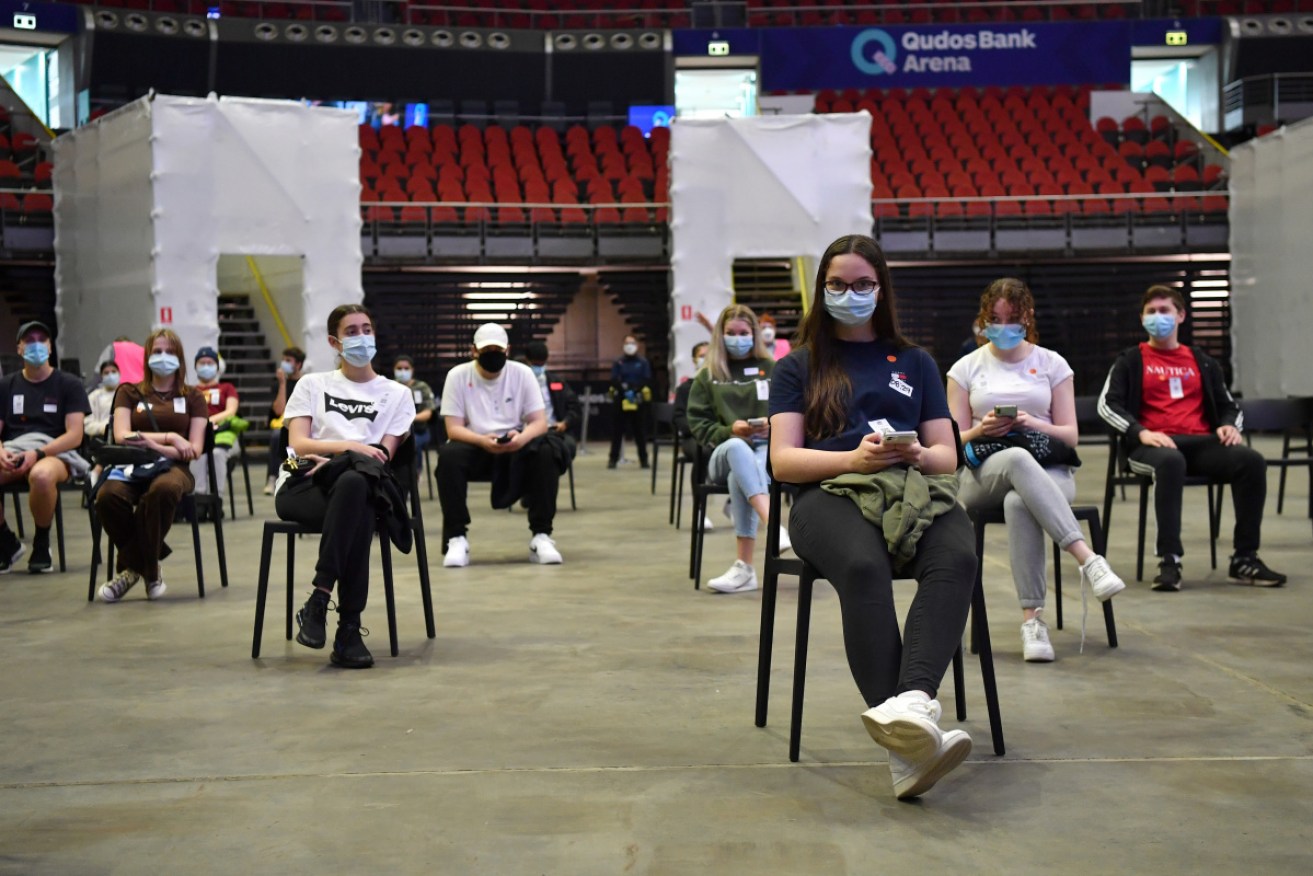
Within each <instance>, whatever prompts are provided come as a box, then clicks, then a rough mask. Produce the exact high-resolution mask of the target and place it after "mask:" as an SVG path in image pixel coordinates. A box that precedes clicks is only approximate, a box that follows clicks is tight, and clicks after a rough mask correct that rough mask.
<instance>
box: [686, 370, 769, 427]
mask: <svg viewBox="0 0 1313 876" xmlns="http://www.w3.org/2000/svg"><path fill="white" fill-rule="evenodd" d="M774 370H775V363H774V362H773V361H771V360H770V359H753V358H751V357H749V358H747V359H738V360H734V359H731V360H730V361H729V380H728V381H722V380H717V379H715V378H713V377H712V376H711V372H710V371H709V370H708V369H706V368H703V369H702V370H701V371H699V372H698V373H697V375H696V376H695V377H694V378H693V388H692V390H691V391H690V392H689V396H688V427H689V429H690V431H692V433H693V437H694V438H696V439H697V440H698V442H699V443H701V444H704V445H707V446H709V447H716V446H717V445H719V444H722V443H724V442H725V441H727V440H729V439H730V438H732V437H733V436H734V432H733V426H734V421H735V420H750V419H752V418H754V417H762V418H763V419H764V418H765V417H766V415H767V413H768V410H767V406H768V403H769V401H770V376H771V373H772V372H773V371H774Z"/></svg>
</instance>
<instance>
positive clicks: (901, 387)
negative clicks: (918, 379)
mask: <svg viewBox="0 0 1313 876" xmlns="http://www.w3.org/2000/svg"><path fill="white" fill-rule="evenodd" d="M889 376H890V377H891V378H892V379H891V380H890V381H889V388H890V389H892V390H893V391H894V392H899V393H902V394H903V395H905V396H907V397H908V398H911V397H912V384H910V383H908V382H907V375H906V374H905V373H903V372H902V371H894V372H891V373H890V375H889Z"/></svg>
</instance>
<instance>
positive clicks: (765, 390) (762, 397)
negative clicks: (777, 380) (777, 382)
mask: <svg viewBox="0 0 1313 876" xmlns="http://www.w3.org/2000/svg"><path fill="white" fill-rule="evenodd" d="M769 400H770V381H769V380H758V381H757V401H769Z"/></svg>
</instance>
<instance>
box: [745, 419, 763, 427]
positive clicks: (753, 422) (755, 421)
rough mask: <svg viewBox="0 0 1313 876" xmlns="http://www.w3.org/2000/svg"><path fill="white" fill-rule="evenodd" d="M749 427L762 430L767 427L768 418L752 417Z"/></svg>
mask: <svg viewBox="0 0 1313 876" xmlns="http://www.w3.org/2000/svg"><path fill="white" fill-rule="evenodd" d="M748 425H749V426H751V427H752V428H754V429H760V428H761V427H762V426H764V425H766V418H765V417H752V418H750V419H749V420H748Z"/></svg>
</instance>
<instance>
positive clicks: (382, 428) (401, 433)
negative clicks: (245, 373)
mask: <svg viewBox="0 0 1313 876" xmlns="http://www.w3.org/2000/svg"><path fill="white" fill-rule="evenodd" d="M328 342H329V345H330V346H331V347H332V348H333V350H334V352H336V353H337V354H338V356H339V357H340V359H341V365H340V367H339V368H338V369H337V370H336V371H328V372H318V373H314V374H306V375H304V376H303V377H302V378H301V379H300V380H299V381H298V382H297V384H296V389H295V391H293V393H292V397H291V398H290V399H288V400H287V407H286V408H285V410H284V411H283V420H284V422H285V423H286V424H287V439H288V446H289V447H291V448H292V450H293V451H295V453H296V455H297V456H298V457H305V458H309V459H311V460H314V462H315V466H314V468H312V469H311V474H308V475H303V476H300V477H296V478H290V477H289V475H288V473H287V472H283V473H282V474H280V479H279V482H278V488H277V492H276V498H275V499H274V507H275V509H276V510H277V512H278V516H279V517H280V518H282V519H283V520H290V521H294V522H296V523H300V524H302V525H303V526H306V527H307V528H310V529H315V530H319V531H321V532H322V533H323V535H322V537H321V538H320V540H319V561H318V563H316V564H315V576H314V581H313V585H314V589H313V590H312V591H311V593H310V598H309V599H308V600H306V603H305V605H304V606H303V607H302V608H301V610H300V611H298V612H297V613H296V622H297V625H298V627H299V630H298V632H297V634H296V640H297V641H298V642H300V643H301V644H302V645H305V646H307V647H310V648H322V647H324V645H325V644H326V642H327V632H326V629H325V624H326V620H327V614H328V597H329V594H330V593H332V591H333V586H334V584H336V585H337V611H338V624H337V636H336V638H335V639H334V640H333V652H332V655H331V660H332V662H333V664H334V665H337V666H343V667H346V668H349V669H363V668H365V667H368V666H372V665H373V664H374V658H373V656H372V655H371V654H370V653H369V650H368V649H367V648H366V647H365V643H364V641H363V640H362V639H361V632H360V613H361V612H362V611H363V610H364V608H365V602H366V600H367V599H368V596H369V549H370V545H371V543H372V542H373V538H374V532H375V526H374V505H373V503H372V502H370V501H369V499H370V485H369V481H368V479H367V478H366V477H365V475H363V474H361V473H360V472H357V471H354V470H347V471H344V472H342V473H341V474H340V475H339V476H338V477H337V478H336V480H334V481H333V483H332V484H331V485H330V486H329V487H328V488H327V489H325V488H324V487H322V486H320V485H319V484H316V483H315V482H314V479H313V476H312V475H313V472H315V471H317V470H318V469H319V468H320V467H321V466H323V465H324V464H325V463H326V462H327V461H328V458H329V457H330V456H335V455H337V454H340V453H357V454H360V455H362V456H366V457H369V458H371V459H375V460H378V461H379V462H382V463H385V464H386V463H387V462H388V461H389V460H390V459H391V458H392V455H393V454H394V453H396V451H397V447H398V446H400V444H401V440H402V438H404V437H405V435H406V432H407V431H408V430H409V429H410V424H411V423H412V422H413V421H414V419H415V403H414V401H413V400H412V399H411V395H410V390H409V389H407V388H406V387H405V386H403V385H402V384H400V383H397V382H396V381H394V380H389V379H388V378H386V377H383V376H381V375H379V374H376V373H375V372H374V368H373V366H372V365H371V364H370V363H371V361H372V360H373V358H374V353H375V349H376V347H375V342H374V323H373V319H372V317H371V316H370V315H369V311H367V310H366V309H365V308H364V307H363V306H361V305H359V304H344V305H341V306H339V307H337V308H335V309H334V310H333V312H332V313H331V314H329V317H328Z"/></svg>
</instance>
